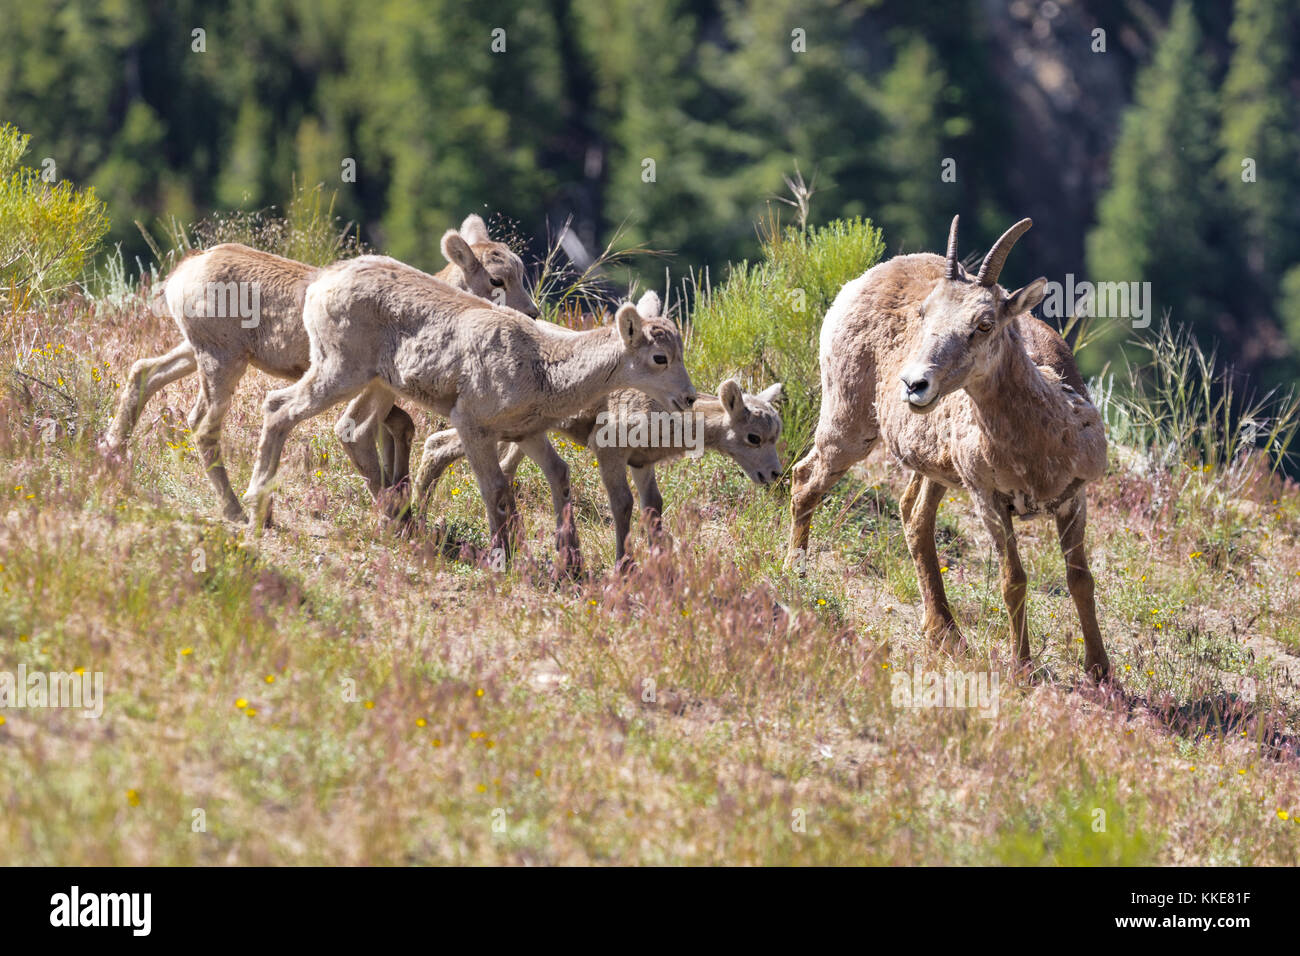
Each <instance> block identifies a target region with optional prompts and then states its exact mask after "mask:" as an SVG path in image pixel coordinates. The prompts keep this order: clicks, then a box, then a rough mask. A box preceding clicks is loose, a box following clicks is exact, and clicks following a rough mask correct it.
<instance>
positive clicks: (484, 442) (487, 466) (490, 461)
mask: <svg viewBox="0 0 1300 956" xmlns="http://www.w3.org/2000/svg"><path fill="white" fill-rule="evenodd" d="M451 423H452V425H453V426H454V427H455V428H456V431H457V432H459V433H460V440H461V443H462V444H463V445H464V446H465V458H466V459H467V460H468V461H469V466H470V468H472V469H473V470H474V477H475V479H476V480H477V481H478V490H479V494H481V495H482V496H483V504H484V506H485V507H486V508H487V517H488V533H489V534H490V536H491V539H492V550H493V557H494V558H495V556H496V554H497V553H499V554H500V555H501V556H502V557H504V558H505V559H506V560H507V561H508V560H509V559H510V555H511V553H512V552H513V551H514V548H515V539H516V538H517V537H518V533H519V513H518V512H517V511H516V510H515V495H514V492H513V491H512V490H511V488H510V483H509V482H508V481H506V476H505V475H504V474H502V472H501V466H500V464H498V463H497V440H496V436H494V435H491V434H489V433H488V432H487V431H485V430H484V429H483V428H481V427H479V426H478V425H476V424H474V422H472V421H469V420H467V419H466V417H465V416H464V415H462V414H461V413H460V412H459V410H458V409H455V408H453V409H452V413H451Z"/></svg>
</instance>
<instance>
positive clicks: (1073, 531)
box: [1056, 492, 1110, 680]
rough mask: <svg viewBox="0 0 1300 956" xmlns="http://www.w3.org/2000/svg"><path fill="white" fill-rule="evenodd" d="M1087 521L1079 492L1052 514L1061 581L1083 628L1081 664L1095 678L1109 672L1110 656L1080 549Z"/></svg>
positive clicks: (1090, 579) (1084, 552)
mask: <svg viewBox="0 0 1300 956" xmlns="http://www.w3.org/2000/svg"><path fill="white" fill-rule="evenodd" d="M1087 523H1088V503H1087V499H1086V498H1085V497H1084V496H1083V493H1082V492H1081V493H1080V494H1079V497H1078V498H1076V499H1075V500H1074V502H1073V504H1072V505H1071V506H1070V507H1069V509H1068V510H1067V511H1066V512H1065V513H1064V514H1058V515H1057V516H1056V533H1057V535H1058V536H1059V537H1060V539H1061V553H1062V554H1063V555H1065V581H1066V584H1067V585H1068V586H1069V588H1070V597H1071V598H1073V599H1074V607H1075V610H1077V611H1078V612H1079V625H1080V627H1081V628H1082V629H1083V668H1084V670H1085V671H1087V672H1088V674H1089V676H1091V677H1093V678H1095V679H1096V680H1105V679H1106V678H1108V677H1109V676H1110V658H1109V657H1107V656H1106V645H1105V644H1103V643H1102V640H1101V628H1100V627H1098V625H1097V605H1096V602H1095V600H1094V597H1093V591H1094V585H1093V580H1092V572H1091V571H1090V570H1088V552H1087V551H1086V550H1085V549H1084V546H1083V538H1084V530H1085V528H1086V527H1087Z"/></svg>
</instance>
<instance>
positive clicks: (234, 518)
mask: <svg viewBox="0 0 1300 956" xmlns="http://www.w3.org/2000/svg"><path fill="white" fill-rule="evenodd" d="M221 516H222V517H223V518H225V519H226V520H227V521H230V522H233V523H234V524H243V523H244V522H246V521H247V520H248V516H247V515H246V514H244V509H243V508H241V507H239V505H234V504H232V505H226V507H225V508H223V509H222V511H221Z"/></svg>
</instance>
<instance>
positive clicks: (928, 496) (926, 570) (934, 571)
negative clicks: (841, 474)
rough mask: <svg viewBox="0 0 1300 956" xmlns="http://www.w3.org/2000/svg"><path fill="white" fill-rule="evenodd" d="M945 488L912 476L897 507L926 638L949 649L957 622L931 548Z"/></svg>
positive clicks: (955, 636) (954, 641) (957, 638)
mask: <svg viewBox="0 0 1300 956" xmlns="http://www.w3.org/2000/svg"><path fill="white" fill-rule="evenodd" d="M944 490H945V489H944V486H943V485H941V484H939V483H938V482H937V481H932V480H931V479H929V478H926V477H925V476H924V475H921V474H916V473H914V474H913V475H912V480H911V481H909V482H908V484H907V490H906V491H904V492H903V498H902V501H900V502H899V505H900V507H901V509H902V512H903V533H904V534H905V536H906V537H907V550H908V551H909V552H911V555H912V563H913V564H915V565H916V579H917V583H918V584H920V586H921V603H922V605H923V607H924V609H925V622H924V625H923V627H924V630H925V636H926V637H928V638H930V639H931V640H934V641H937V642H940V643H942V644H943V645H944V646H946V647H948V648H949V649H953V648H955V647H956V645H957V643H958V642H959V641H960V640H961V634H960V632H959V631H958V630H957V622H956V621H954V620H953V616H952V610H951V608H949V606H948V595H947V593H946V592H945V591H944V587H943V575H942V574H941V573H940V571H939V552H938V551H937V550H936V548H935V544H934V523H935V515H936V514H937V513H938V511H939V504H940V502H941V501H942V500H943V493H944Z"/></svg>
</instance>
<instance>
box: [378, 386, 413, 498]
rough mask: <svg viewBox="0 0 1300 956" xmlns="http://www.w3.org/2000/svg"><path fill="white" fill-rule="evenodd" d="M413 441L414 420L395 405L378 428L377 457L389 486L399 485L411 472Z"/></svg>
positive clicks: (395, 486)
mask: <svg viewBox="0 0 1300 956" xmlns="http://www.w3.org/2000/svg"><path fill="white" fill-rule="evenodd" d="M414 441H415V422H414V421H412V420H411V416H410V415H408V414H407V413H406V411H405V410H403V409H401V408H398V407H397V406H396V405H394V406H393V407H392V410H391V411H389V413H388V417H386V418H385V419H384V424H383V427H382V428H380V429H379V447H380V452H379V457H380V464H382V465H383V468H384V480H385V481H386V482H387V484H388V487H389V488H397V487H399V486H400V485H401V484H402V483H403V482H404V481H406V479H407V478H408V477H409V476H410V474H411V444H412V443H413V442H414Z"/></svg>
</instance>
